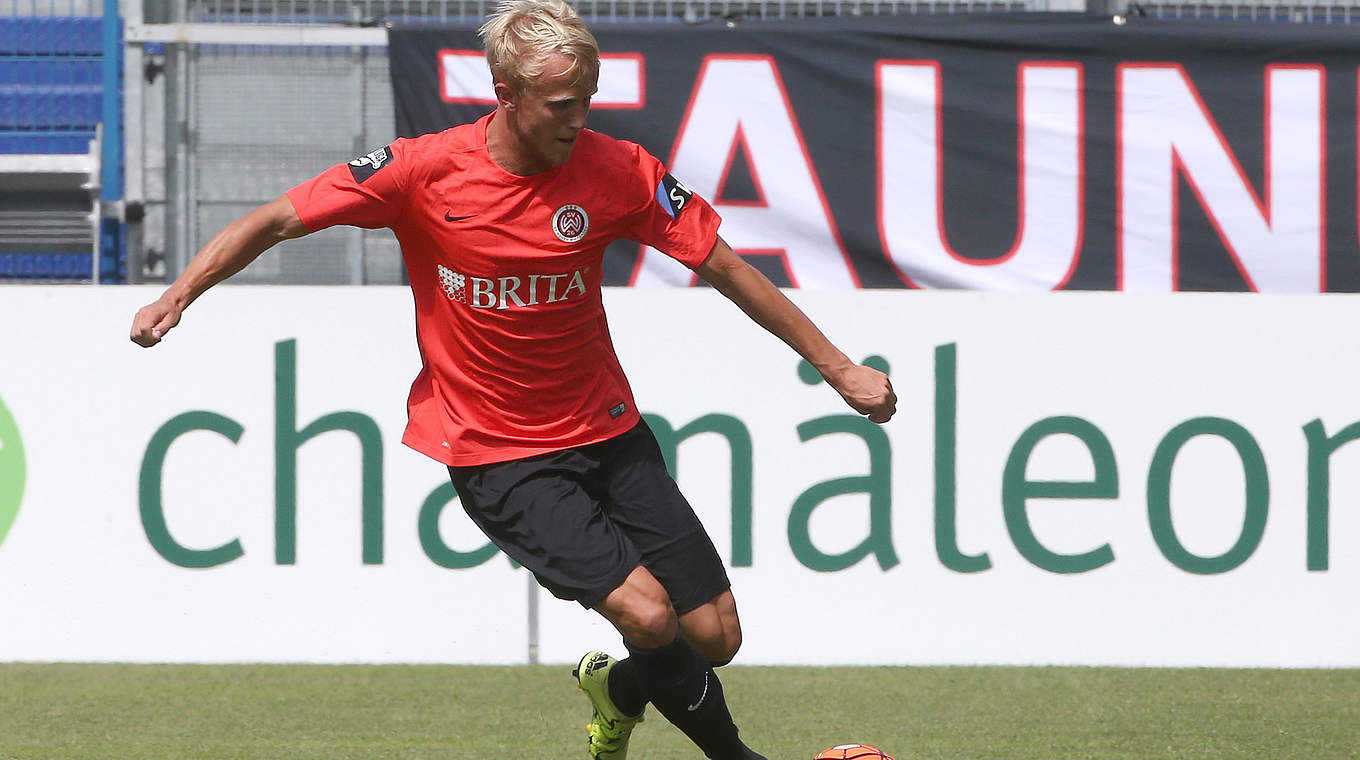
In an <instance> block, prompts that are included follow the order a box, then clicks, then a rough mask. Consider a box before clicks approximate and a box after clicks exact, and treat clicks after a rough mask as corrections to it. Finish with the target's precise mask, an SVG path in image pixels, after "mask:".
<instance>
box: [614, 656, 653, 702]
mask: <svg viewBox="0 0 1360 760" xmlns="http://www.w3.org/2000/svg"><path fill="white" fill-rule="evenodd" d="M609 699H610V700H611V701H612V702H613V703H614V706H615V707H617V708H619V709H620V710H622V711H623V714H624V715H637V714H639V713H641V712H642V708H644V707H646V706H647V694H646V693H645V692H644V691H643V690H642V681H641V680H639V678H638V672H637V663H636V662H634V661H633V658H632V657H625V658H624V659H622V660H619V661H618V662H616V663H614V667H613V668H612V669H611V670H610V671H609Z"/></svg>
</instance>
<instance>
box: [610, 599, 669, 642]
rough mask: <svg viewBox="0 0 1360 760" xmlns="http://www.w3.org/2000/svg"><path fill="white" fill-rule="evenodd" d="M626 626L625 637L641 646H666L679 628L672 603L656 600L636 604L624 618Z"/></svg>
mask: <svg viewBox="0 0 1360 760" xmlns="http://www.w3.org/2000/svg"><path fill="white" fill-rule="evenodd" d="M624 628H625V630H624V631H623V634H624V638H626V639H627V640H628V641H629V642H631V643H633V644H634V645H636V646H641V647H660V646H665V645H666V644H669V643H671V642H672V641H673V640H675V634H676V632H677V631H678V630H679V626H678V624H677V623H676V620H675V611H674V610H672V609H671V606H670V604H668V603H665V602H657V601H654V600H647V601H645V602H640V603H638V604H636V605H634V606H633V608H632V609H630V610H629V611H628V615H626V616H625V618H624Z"/></svg>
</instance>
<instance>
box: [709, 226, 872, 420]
mask: <svg viewBox="0 0 1360 760" xmlns="http://www.w3.org/2000/svg"><path fill="white" fill-rule="evenodd" d="M694 271H695V272H697V273H698V275H699V276H700V277H702V278H704V281H705V282H707V283H708V284H709V285H712V286H713V287H714V288H716V289H717V290H718V292H720V293H722V294H723V295H724V296H727V297H728V298H729V299H730V300H731V301H732V302H733V303H735V304H736V305H737V306H738V307H740V308H741V310H742V311H744V312H746V314H747V316H749V317H750V318H751V319H753V320H755V322H756V323H757V324H759V325H760V326H761V327H764V328H765V329H766V330H769V331H770V332H771V333H773V334H774V335H775V336H776V337H778V338H779V339H780V340H783V341H784V342H785V343H787V344H789V346H790V347H792V348H793V350H795V351H797V352H798V354H799V355H800V356H802V357H803V358H804V359H807V360H808V362H809V363H810V364H811V365H812V366H813V367H816V368H817V371H818V372H820V373H822V377H824V378H826V381H827V382H828V383H830V384H831V387H832V388H835V389H836V392H837V393H839V394H841V397H842V398H844V399H845V403H847V404H849V405H850V406H851V408H853V409H854V410H855V411H857V412H859V413H860V414H866V415H868V416H869V419H870V420H871V421H873V422H879V423H882V422H887V421H888V420H889V419H891V418H892V416H893V413H894V412H896V411H897V395H896V394H894V393H893V389H892V383H891V382H889V380H888V376H887V375H885V374H883V373H882V372H879V371H878V370H876V369H874V368H873V367H866V366H863V365H859V364H855V363H854V362H852V361H850V359H849V357H847V356H846V355H845V354H844V353H843V352H841V350H840V349H838V348H836V346H835V345H834V344H832V342H831V341H830V340H828V339H827V337H826V336H825V335H824V334H822V331H821V330H819V329H818V328H817V326H816V325H815V324H813V323H812V320H811V319H808V317H807V315H806V314H804V313H803V312H802V310H800V309H799V308H798V307H797V306H795V305H794V304H793V302H792V301H790V300H789V299H788V297H787V296H785V295H784V294H783V293H781V292H780V290H779V288H776V287H775V286H774V283H772V282H770V281H769V279H768V278H766V277H765V275H763V274H761V273H760V271H759V270H757V269H756V268H755V267H753V266H751V265H750V264H748V263H746V261H744V260H743V259H742V258H741V257H740V256H738V255H737V254H736V253H734V252H733V251H732V248H731V246H729V245H728V244H727V243H726V242H725V241H724V240H723V239H722V238H721V237H719V238H718V240H717V242H716V243H714V244H713V250H712V251H711V252H709V254H708V258H706V259H705V260H704V263H702V264H700V265H699V266H698V267H697V268H696V269H695V270H694Z"/></svg>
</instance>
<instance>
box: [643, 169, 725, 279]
mask: <svg viewBox="0 0 1360 760" xmlns="http://www.w3.org/2000/svg"><path fill="white" fill-rule="evenodd" d="M630 145H631V144H630ZM631 147H632V148H633V160H634V162H635V167H634V168H633V171H634V173H635V178H636V183H635V185H634V187H635V188H636V189H635V190H633V191H632V192H634V193H636V194H637V196H638V198H637V200H638V201H639V202H640V207H639V208H638V210H637V211H636V212H634V214H633V215H632V218H631V220H630V223H629V230H630V233H631V235H630V237H631V238H632V239H633V240H636V241H638V242H640V243H644V244H646V245H650V246H652V247H653V248H656V249H657V250H659V251H661V252H663V253H665V254H666V255H668V256H670V257H671V258H673V259H675V260H676V261H679V262H680V263H681V264H684V265H685V266H687V267H689V268H690V269H694V268H697V267H698V266H699V265H700V264H702V263H704V261H705V260H706V259H707V258H708V254H709V253H710V252H712V250H713V244H714V243H716V242H717V240H718V227H719V225H721V224H722V217H720V216H718V212H717V211H714V210H713V207H712V206H710V205H709V204H708V201H705V200H704V199H703V198H701V197H699V196H698V195H696V194H695V193H694V192H692V191H691V190H690V189H689V188H687V187H685V185H684V184H683V183H681V182H680V181H679V180H677V179H676V178H675V177H672V176H671V174H670V172H668V171H666V167H664V166H662V165H661V162H660V161H658V160H657V159H656V157H655V156H653V155H652V154H650V153H648V152H647V151H646V150H644V149H643V148H642V147H641V146H638V145H631Z"/></svg>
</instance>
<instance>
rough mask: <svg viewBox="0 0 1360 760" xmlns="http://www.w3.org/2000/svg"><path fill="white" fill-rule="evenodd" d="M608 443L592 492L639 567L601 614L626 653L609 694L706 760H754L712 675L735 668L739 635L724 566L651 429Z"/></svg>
mask: <svg viewBox="0 0 1360 760" xmlns="http://www.w3.org/2000/svg"><path fill="white" fill-rule="evenodd" d="M607 443H608V445H607V446H603V447H602V450H601V451H600V452H599V453H600V456H601V457H602V459H603V460H604V461H605V463H606V464H605V465H604V466H602V468H601V471H600V475H599V476H598V477H597V478H596V479H595V480H593V481H592V487H593V488H595V489H596V491H595V492H596V493H597V495H598V497H599V498H600V501H601V503H602V505H603V506H604V510H605V514H606V515H607V516H608V517H609V520H610V521H611V522H612V523H614V524H616V525H618V526H620V527H621V529H622V530H623V532H624V534H625V535H626V536H627V537H628V538H629V540H630V542H631V543H632V544H633V545H635V546H636V547H637V549H638V551H639V552H640V553H641V555H642V565H643V567H642V568H640V569H639V570H638V571H634V572H633V573H632V574H630V575H629V577H628V579H627V581H626V582H625V583H624V584H622V585H621V586H620V588H618V589H616V590H615V591H614V592H611V593H610V594H609V595H608V596H606V597H605V599H604V600H603V601H602V602H601V604H600V605H598V606H597V607H596V608H595V609H597V610H598V611H599V612H600V613H601V614H602V615H604V617H605V618H606V619H608V620H610V622H612V623H614V624H615V627H616V628H618V629H619V631H620V633H622V634H623V636H624V644H625V646H626V647H627V649H628V652H629V657H628V658H626V659H624V660H622V661H620V662H619V663H618V665H617V666H615V667H614V668H613V669H612V672H611V674H610V678H609V681H610V684H609V693H610V695H611V697H613V698H615V699H616V700H617V701H616V704H617V705H618V706H619V707H620V708H621V709H627V708H630V707H633V706H635V705H638V704H639V701H640V700H646V701H650V702H651V703H652V704H653V705H654V706H656V708H657V709H658V710H659V711H660V712H661V713H662V715H664V716H665V717H666V718H667V719H668V720H670V721H671V722H672V723H674V724H675V725H676V726H677V727H678V728H680V730H681V731H683V732H684V733H685V734H686V735H687V736H689V737H690V739H691V740H693V741H694V742H695V744H697V745H698V746H699V747H700V749H702V750H703V751H704V753H705V754H706V755H708V756H709V757H710V758H715V760H729V759H736V758H758V757H760V756H759V755H758V754H756V753H755V752H752V751H751V750H750V749H748V748H747V747H746V746H745V745H744V744H743V743H742V742H741V741H740V739H738V738H737V728H736V726H735V725H734V724H733V722H732V718H731V715H730V713H729V712H728V708H727V703H726V699H725V697H724V695H723V691H722V685H721V683H720V682H719V680H718V677H717V675H716V674H715V673H714V672H713V664H715V663H716V664H722V663H726V662H728V661H730V660H731V658H732V656H733V655H734V654H735V652H736V648H737V646H738V645H739V643H740V635H741V634H740V624H739V623H738V621H737V617H736V604H735V602H734V601H733V599H732V594H731V591H730V586H731V583H730V582H729V581H728V578H727V571H726V569H725V567H724V566H723V563H722V560H721V558H720V557H719V556H718V553H717V551H716V549H714V547H713V542H712V540H711V539H710V538H709V537H708V534H707V532H705V530H704V528H703V525H702V523H700V522H699V519H698V517H697V516H696V515H695V514H694V510H693V509H692V508H691V507H690V505H689V503H688V502H687V501H685V498H684V496H683V495H681V494H680V490H679V488H678V487H677V486H676V484H675V481H674V480H673V479H672V478H671V477H670V474H669V473H668V472H667V470H666V465H665V460H664V459H663V458H662V456H661V451H660V448H659V447H658V446H657V444H656V439H655V438H654V437H653V436H652V433H651V430H650V429H648V428H647V427H646V426H645V425H639V426H638V427H636V428H634V429H633V430H632V431H630V432H629V433H627V434H625V435H622V436H619V437H618V438H615V439H613V440H611V441H609V442H607ZM681 621H687V624H692V625H693V629H694V630H693V631H691V630H689V629H688V628H686V627H685V626H686V623H681ZM681 633H683V634H684V635H683V636H682V635H680V634H681ZM691 642H693V643H691ZM630 681H631V683H630Z"/></svg>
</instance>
